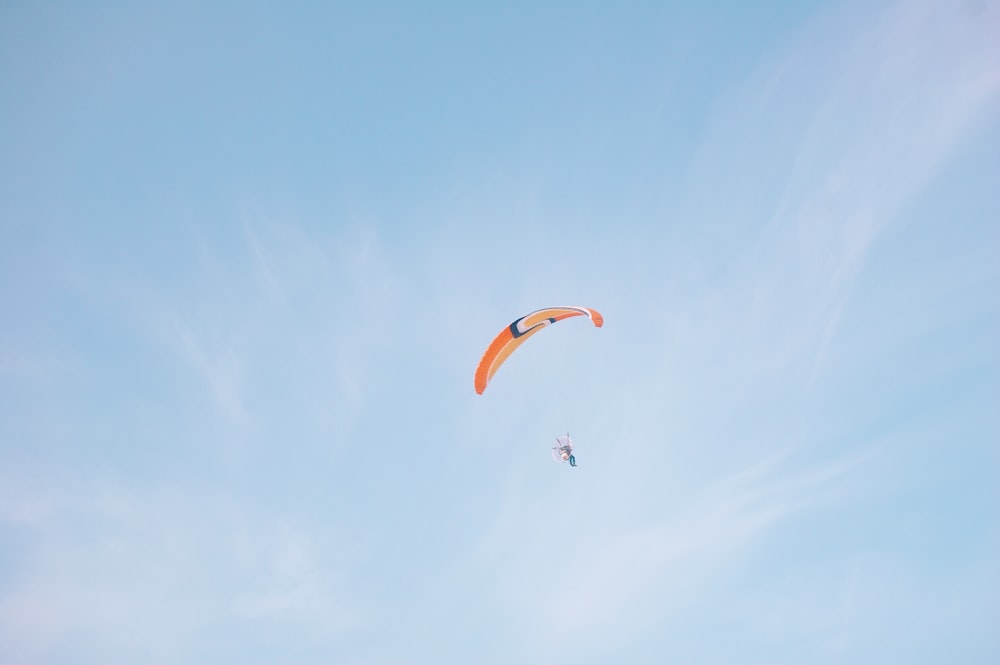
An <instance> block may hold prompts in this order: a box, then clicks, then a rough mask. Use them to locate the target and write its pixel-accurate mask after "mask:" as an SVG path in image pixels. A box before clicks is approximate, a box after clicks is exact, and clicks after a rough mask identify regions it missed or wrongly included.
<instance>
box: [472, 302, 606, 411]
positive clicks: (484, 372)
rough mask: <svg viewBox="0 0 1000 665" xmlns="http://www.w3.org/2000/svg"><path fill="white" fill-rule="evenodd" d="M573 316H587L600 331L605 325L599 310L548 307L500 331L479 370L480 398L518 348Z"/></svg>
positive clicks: (480, 363) (477, 378) (481, 361)
mask: <svg viewBox="0 0 1000 665" xmlns="http://www.w3.org/2000/svg"><path fill="white" fill-rule="evenodd" d="M574 316H586V317H587V318H589V319H590V320H591V321H593V322H594V325H595V326H596V327H598V328H600V327H601V326H602V325H604V317H603V316H601V313H600V312H598V311H597V310H596V309H590V308H589V307H546V308H545V309H540V310H537V311H535V312H531V313H530V314H526V315H524V316H522V317H521V318H519V319H517V320H516V321H514V322H513V323H511V324H510V325H509V326H507V327H506V328H504V329H503V330H501V331H500V334H499V335H497V336H496V338H495V339H494V340H493V343H492V344H490V346H489V348H488V349H486V353H484V354H483V358H482V360H480V361H479V367H477V368H476V392H477V393H479V394H480V395H482V394H483V391H484V390H486V384H488V383H489V382H490V379H492V378H493V375H494V374H495V373H496V371H497V369H499V367H500V365H502V364H503V363H504V361H505V360H507V358H508V357H510V354H512V353H513V352H514V350H515V349H517V347H519V346H521V344H523V343H524V341H525V340H526V339H528V338H529V337H531V336H532V335H534V334H535V333H536V332H538V331H539V330H541V329H542V328H544V327H545V326H547V325H550V324H552V323H555V322H556V321H562V320H563V319H569V318H572V317H574Z"/></svg>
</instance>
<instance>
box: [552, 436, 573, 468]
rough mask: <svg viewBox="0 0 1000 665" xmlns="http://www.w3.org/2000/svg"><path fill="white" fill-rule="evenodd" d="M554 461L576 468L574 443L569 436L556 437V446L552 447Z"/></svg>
mask: <svg viewBox="0 0 1000 665" xmlns="http://www.w3.org/2000/svg"><path fill="white" fill-rule="evenodd" d="M552 459H554V460H555V461H557V462H560V463H562V462H569V465H570V466H576V456H575V455H574V454H573V441H572V440H571V439H570V438H569V434H566V436H557V437H556V445H554V446H552Z"/></svg>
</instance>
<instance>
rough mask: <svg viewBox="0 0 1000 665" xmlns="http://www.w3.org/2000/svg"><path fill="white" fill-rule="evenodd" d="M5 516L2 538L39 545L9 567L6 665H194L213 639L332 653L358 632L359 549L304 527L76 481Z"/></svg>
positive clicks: (184, 498) (216, 497)
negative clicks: (321, 643)
mask: <svg viewBox="0 0 1000 665" xmlns="http://www.w3.org/2000/svg"><path fill="white" fill-rule="evenodd" d="M7 480H8V479H7V478H4V484H5V485H6V484H7ZM189 490H190V488H189ZM38 506H44V509H43V510H39V509H35V508H33V507H38ZM0 507H2V512H0V518H2V519H3V522H4V527H5V528H10V527H12V526H14V527H16V528H19V529H21V530H24V531H27V532H29V533H30V534H31V538H30V542H31V544H30V545H28V546H27V549H26V550H22V551H20V553H19V554H18V555H17V556H14V557H12V558H10V559H8V566H7V568H8V570H7V573H6V574H7V576H8V577H7V579H6V580H5V584H4V587H5V592H4V594H3V596H2V598H0V626H2V629H0V654H2V655H3V658H4V660H5V662H22V661H23V662H34V661H36V660H38V659H41V660H46V659H47V658H49V657H51V656H52V655H53V654H58V653H60V652H61V650H62V649H64V648H65V647H66V645H69V644H74V643H77V642H76V641H77V640H79V639H81V638H82V639H84V640H85V641H86V642H88V643H89V649H88V651H87V653H90V654H91V655H93V656H94V657H100V655H101V654H104V656H108V657H111V656H115V657H118V656H125V655H127V654H129V653H132V654H137V653H141V652H144V651H146V650H148V649H149V648H150V645H154V644H155V645H156V649H155V650H156V651H157V652H158V653H159V654H160V656H161V657H162V658H163V659H164V660H165V661H167V660H171V659H172V658H177V659H180V660H181V661H187V660H188V659H189V658H190V657H191V654H190V653H188V652H187V649H189V648H191V646H192V644H193V643H196V642H197V641H198V640H199V639H200V637H201V635H202V633H203V631H204V630H205V629H206V626H214V627H215V628H214V629H213V630H215V631H217V634H218V635H219V636H220V639H221V638H222V637H223V636H224V635H227V634H229V633H233V634H240V635H241V639H249V640H251V641H254V640H257V641H260V643H261V644H262V645H263V644H266V642H267V640H268V635H274V634H276V633H277V632H280V631H282V630H285V629H289V628H291V629H294V630H296V631H297V632H298V634H299V635H300V636H301V638H302V639H303V640H304V641H305V642H314V641H316V640H327V639H329V637H330V635H331V634H334V633H337V632H339V631H342V630H344V629H346V628H347V627H348V626H350V625H351V624H352V623H353V622H354V621H355V620H356V619H357V613H356V610H355V609H354V608H353V605H354V602H355V599H353V598H351V597H350V596H349V595H348V593H349V592H348V591H346V580H347V579H348V575H347V571H348V570H349V566H350V565H352V563H353V560H352V557H353V556H354V555H353V554H352V552H353V551H354V550H355V548H354V546H353V545H352V543H351V542H350V541H349V540H346V539H344V538H343V537H342V535H341V534H339V533H336V532H334V531H331V530H330V529H329V528H326V527H324V526H322V525H321V524H318V523H315V522H314V521H312V520H311V519H309V518H306V517H303V516H301V515H288V514H282V513H280V512H276V511H274V510H271V509H268V508H267V507H266V506H261V505H256V506H253V507H251V506H249V505H247V504H246V503H243V502H237V501H235V500H234V499H233V498H232V497H227V496H225V495H222V494H219V493H213V492H205V491H187V492H178V491H176V490H172V491H164V490H144V491H141V490H125V489H123V488H120V487H118V488H117V489H116V486H115V485H114V484H112V483H107V482H101V483H97V484H90V483H87V482H82V481H78V480H76V481H74V480H70V482H67V483H65V484H64V485H63V486H62V488H61V489H60V490H57V491H53V492H48V493H45V492H44V491H42V490H40V489H38V488H36V489H35V490H34V491H32V492H21V493H19V496H16V497H11V496H4V497H3V505H2V506H0ZM303 643H304V642H303ZM78 655H79V656H80V657H83V654H78Z"/></svg>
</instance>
